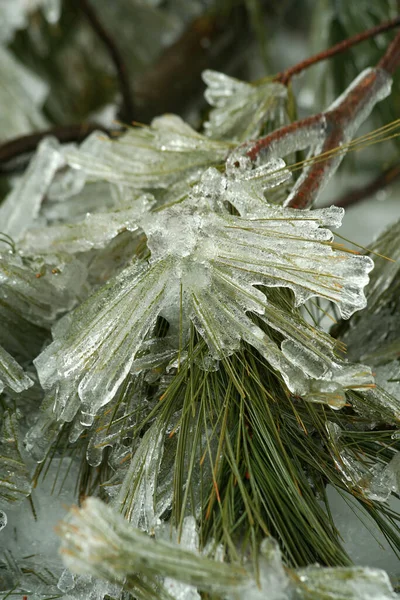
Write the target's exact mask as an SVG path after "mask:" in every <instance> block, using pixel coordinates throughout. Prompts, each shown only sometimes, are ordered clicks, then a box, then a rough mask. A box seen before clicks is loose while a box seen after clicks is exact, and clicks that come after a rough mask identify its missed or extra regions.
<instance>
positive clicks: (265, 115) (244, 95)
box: [203, 70, 287, 141]
mask: <svg viewBox="0 0 400 600" xmlns="http://www.w3.org/2000/svg"><path fill="white" fill-rule="evenodd" d="M203 80H204V82H205V83H206V84H207V89H206V91H205V98H206V100H207V102H208V103H209V104H210V105H211V106H213V107H214V108H213V109H212V110H211V111H210V114H209V120H208V121H206V123H205V124H204V129H205V132H206V134H207V135H209V136H210V137H212V138H215V139H230V140H238V141H242V140H246V139H254V138H256V137H257V136H258V135H259V134H260V132H261V129H262V127H263V126H264V125H265V122H266V121H268V120H272V121H276V125H277V126H279V125H282V124H283V121H284V102H285V100H286V98H287V88H286V87H285V86H284V85H282V84H280V83H273V82H271V81H265V82H261V83H254V84H250V83H246V82H244V81H239V80H238V79H235V78H233V77H229V76H228V75H225V74H224V73H218V72H217V71H210V70H207V71H204V72H203Z"/></svg>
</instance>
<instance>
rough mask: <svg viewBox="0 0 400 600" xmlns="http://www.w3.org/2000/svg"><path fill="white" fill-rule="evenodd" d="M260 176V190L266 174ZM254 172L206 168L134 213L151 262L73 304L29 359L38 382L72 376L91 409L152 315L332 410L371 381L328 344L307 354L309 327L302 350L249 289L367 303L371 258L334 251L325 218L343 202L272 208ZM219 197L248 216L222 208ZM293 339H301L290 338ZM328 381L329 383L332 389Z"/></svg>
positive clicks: (347, 311)
mask: <svg viewBox="0 0 400 600" xmlns="http://www.w3.org/2000/svg"><path fill="white" fill-rule="evenodd" d="M262 175H263V176H264V177H265V180H266V183H265V187H266V188H267V189H268V185H269V184H268V182H269V180H270V176H269V171H268V170H267V172H266V173H265V171H264V170H263V171H262ZM254 179H255V180H254ZM259 179H261V180H262V176H259V173H258V172H257V171H256V173H255V174H253V176H247V178H243V179H237V178H235V179H234V178H229V173H228V176H227V177H225V176H223V175H221V174H219V173H218V172H217V171H216V170H214V169H208V170H207V171H206V172H205V173H204V175H203V177H202V179H201V182H200V183H199V184H198V185H197V186H196V187H195V189H194V190H193V192H192V194H191V195H190V197H189V198H187V199H185V200H183V201H182V202H179V203H178V204H176V205H173V206H171V207H169V208H165V209H164V210H160V211H158V212H155V213H144V216H140V214H138V224H139V225H140V227H141V229H143V231H144V232H145V234H146V238H147V245H148V248H149V250H150V252H151V258H150V261H149V264H147V263H143V262H137V263H135V264H134V265H133V266H131V267H128V268H127V269H125V270H124V271H123V272H122V273H121V274H120V275H119V276H117V277H116V278H114V279H112V280H110V281H109V282H108V283H107V284H106V285H105V286H104V287H103V288H102V289H100V290H99V291H98V292H96V294H94V295H93V296H92V297H90V298H89V299H88V300H87V301H85V302H84V303H83V304H82V305H81V306H80V307H79V308H78V309H77V310H76V311H75V313H74V314H73V315H72V320H71V321H70V322H69V323H70V326H69V329H68V330H66V331H62V332H61V333H58V331H57V330H55V331H54V342H53V344H52V345H51V346H49V347H48V348H47V349H46V350H45V351H44V353H43V354H42V355H41V356H39V357H38V359H37V360H36V361H35V363H36V367H37V369H38V372H39V377H40V380H41V383H42V385H43V386H44V387H45V388H46V389H50V388H51V387H52V386H53V385H55V383H56V382H57V380H58V379H59V377H61V378H62V379H63V380H65V381H70V384H71V385H72V386H73V387H74V386H75V388H77V389H78V393H79V396H80V399H81V401H82V403H83V411H84V412H86V413H88V414H92V415H95V414H96V412H97V411H98V409H99V408H100V407H101V406H102V405H104V404H107V403H108V402H110V401H111V399H112V397H113V395H114V394H115V392H116V390H117V388H118V386H119V385H120V384H121V383H122V382H123V381H124V379H125V378H126V376H127V374H128V372H129V370H130V369H131V368H132V365H133V361H134V356H135V353H136V352H137V351H138V350H139V348H140V347H141V344H142V343H143V340H144V336H145V335H146V334H147V332H148V330H149V328H150V327H151V326H152V324H154V323H155V321H156V319H157V317H158V315H162V316H163V317H164V318H165V319H167V321H168V322H169V324H170V331H171V335H173V336H174V335H175V336H176V347H177V348H178V347H179V343H183V344H185V343H186V340H187V338H188V332H189V324H190V322H193V323H194V325H195V327H196V328H197V330H198V331H199V333H200V334H201V335H202V336H203V338H204V339H205V340H206V342H207V344H208V347H209V349H210V353H211V355H212V357H213V358H215V359H220V358H222V357H224V356H229V355H230V354H232V353H233V352H235V351H236V350H237V349H238V348H239V345H240V341H241V340H245V341H247V342H248V343H249V344H251V345H252V346H254V347H255V348H257V350H258V351H259V352H260V353H261V354H262V355H263V356H265V358H266V359H267V360H268V361H269V362H270V364H271V365H272V366H273V367H274V368H275V369H277V370H278V371H280V372H281V374H282V376H283V378H284V380H285V381H286V383H287V385H288V387H289V389H290V390H291V391H292V392H293V393H295V394H298V395H303V396H304V395H307V394H308V393H310V394H311V396H310V399H311V397H312V399H313V401H323V398H324V397H326V398H330V402H331V403H332V405H335V406H336V407H340V406H341V405H342V403H343V397H344V396H343V391H342V388H343V387H346V386H354V387H355V388H357V387H359V386H361V387H362V386H364V385H365V384H370V383H371V382H372V378H371V373H370V371H369V369H367V368H362V369H360V368H356V369H355V370H354V369H353V368H352V367H351V366H350V365H347V364H346V363H343V362H340V361H333V355H332V351H331V357H330V359H329V358H328V359H327V357H326V355H324V356H323V358H321V353H320V354H319V355H318V354H316V352H315V349H313V347H312V346H313V341H312V339H311V337H315V335H313V336H312V335H311V332H310V331H309V332H308V334H307V335H308V337H309V338H310V343H309V345H308V346H307V349H306V348H305V347H304V339H305V337H304V331H303V333H302V334H300V333H299V329H298V328H296V325H295V324H294V323H290V316H289V315H287V316H286V315H283V314H280V313H279V310H278V309H277V308H276V307H272V306H270V305H269V303H268V293H267V294H264V293H263V292H261V291H260V290H259V289H258V288H256V287H255V286H256V285H258V286H260V285H262V286H265V287H266V288H268V287H272V288H275V287H288V288H290V289H291V290H292V291H293V292H294V295H295V298H296V305H301V304H303V303H304V302H305V301H306V300H308V299H309V298H311V297H313V296H320V297H323V298H328V299H330V300H331V301H333V302H335V303H336V304H337V305H338V306H339V308H340V310H341V313H342V315H343V317H345V318H348V317H349V316H350V315H351V314H353V312H354V311H356V310H359V309H360V308H362V307H363V306H365V297H364V295H363V291H362V290H363V287H364V286H365V285H366V283H367V282H368V272H369V271H370V270H371V268H372V261H371V259H370V258H369V257H366V256H354V255H352V254H349V253H345V252H341V251H338V250H334V249H333V248H332V245H331V242H332V233H331V232H330V231H329V230H328V229H325V228H324V225H329V226H338V225H339V224H340V222H341V218H342V215H343V211H342V210H341V209H337V208H335V207H332V208H329V209H324V210H315V211H307V212H303V211H297V210H294V209H283V208H281V207H275V206H271V205H269V204H268V203H267V202H266V201H265V202H262V201H261V188H260V183H259ZM238 184H240V187H239V189H238V187H237V186H238ZM274 184H275V179H274V178H272V185H274ZM243 189H244V190H246V194H243V193H242V190H243ZM252 198H254V199H255V207H253V208H252V206H251V200H252ZM226 201H228V202H229V203H230V204H232V205H233V206H235V208H237V210H241V211H242V212H243V213H245V214H246V215H250V216H246V217H241V216H235V215H230V214H229V213H228V211H227V210H226V209H225V208H224V207H225V204H224V203H225V202H226ZM260 204H261V206H260ZM253 213H255V215H256V216H254V217H253V216H252V215H253ZM260 214H262V215H263V216H262V217H260V216H259V215H260ZM97 216H98V215H97ZM93 218H94V219H95V217H93ZM132 226H133V225H132ZM77 227H79V225H77ZM71 230H72V231H73V228H71ZM248 312H254V313H257V314H259V315H265V318H266V319H267V321H268V324H269V325H270V326H272V327H273V328H275V329H277V330H279V331H280V332H282V333H283V334H284V336H285V337H286V338H287V339H291V340H292V344H291V346H290V350H289V346H288V345H287V344H286V346H282V350H283V352H282V351H281V349H280V348H279V347H278V346H277V345H276V344H275V343H274V342H273V341H272V340H270V339H269V338H268V337H267V336H266V334H265V333H264V332H263V331H262V330H261V329H260V328H259V327H257V326H256V325H255V324H254V323H253V321H252V320H251V319H250V317H249V316H248V315H247V314H246V313H248ZM88 328H89V329H90V333H88ZM179 332H180V333H179ZM178 334H179V335H178ZM299 335H301V342H300V338H299V339H298V341H296V337H297V338H298V336H299ZM328 356H329V354H328ZM310 357H314V359H313V360H315V361H316V362H317V363H318V364H319V366H317V370H316V371H315V370H311V371H310V370H308V371H307V369H306V370H304V365H305V364H306V361H309V359H310ZM315 377H316V378H317V379H321V380H325V381H328V382H329V384H330V385H329V386H328V387H326V386H325V384H324V385H322V387H321V386H319V387H318V386H317V388H316V386H315V384H311V381H312V378H315ZM335 381H336V384H337V387H336V388H335V387H334V385H333V387H332V385H331V384H332V383H333V384H334V382H335ZM338 394H339V396H338V398H340V399H339V400H338V399H337V398H336V399H335V396H337V395H338ZM325 395H326V396H325Z"/></svg>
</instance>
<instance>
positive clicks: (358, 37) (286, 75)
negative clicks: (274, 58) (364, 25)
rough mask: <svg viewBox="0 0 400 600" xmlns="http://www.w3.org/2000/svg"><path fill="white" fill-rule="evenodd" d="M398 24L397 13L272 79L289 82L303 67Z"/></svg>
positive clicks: (285, 83)
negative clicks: (395, 15) (392, 17)
mask: <svg viewBox="0 0 400 600" xmlns="http://www.w3.org/2000/svg"><path fill="white" fill-rule="evenodd" d="M399 25H400V15H398V16H397V17H394V19H390V20H389V21H384V22H383V23H380V24H379V25H376V26H375V27H372V28H371V29H367V30H366V31H363V32H362V33H358V34H357V35H354V36H352V37H350V38H347V39H346V40H343V41H341V42H339V43H338V44H335V45H334V46H332V47H331V48H328V49H327V50H323V51H322V52H318V54H314V55H313V56H310V57H309V58H306V59H305V60H303V61H301V62H299V63H297V64H296V65H293V67H290V68H289V69H286V70H285V71H282V73H278V75H276V76H275V77H274V81H279V82H280V83H283V84H284V85H288V83H289V82H290V80H291V79H292V77H293V76H294V75H298V74H299V73H301V72H302V71H304V70H305V69H308V68H309V67H311V66H312V65H315V64H317V63H319V62H322V61H324V60H327V59H328V58H331V57H332V56H336V54H340V53H341V52H346V50H348V49H349V48H352V47H353V46H356V45H357V44H359V43H361V42H364V41H365V40H368V39H370V38H373V37H376V36H377V35H379V34H381V33H384V32H386V31H389V30H390V29H393V28H395V27H399ZM383 68H384V67H383ZM386 71H388V69H386ZM388 72H390V71H388Z"/></svg>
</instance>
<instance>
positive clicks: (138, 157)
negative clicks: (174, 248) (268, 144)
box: [67, 115, 231, 189]
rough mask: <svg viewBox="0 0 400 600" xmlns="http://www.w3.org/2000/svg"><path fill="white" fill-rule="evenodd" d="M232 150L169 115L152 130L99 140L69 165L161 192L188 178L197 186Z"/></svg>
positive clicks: (74, 153) (70, 159)
mask: <svg viewBox="0 0 400 600" xmlns="http://www.w3.org/2000/svg"><path fill="white" fill-rule="evenodd" d="M230 148H231V144H229V143H228V142H226V143H225V142H220V141H213V140H210V139H209V138H207V137H205V136H203V135H201V134H200V133H197V132H196V131H195V130H194V129H192V128H191V127H190V126H189V125H187V124H186V123H185V122H184V121H182V119H180V118H179V117H178V116H176V115H164V116H163V117H158V118H156V119H154V120H153V122H152V124H151V126H150V127H136V128H133V129H130V130H129V131H128V132H127V133H126V134H125V135H124V136H123V137H122V138H121V139H120V140H116V141H111V140H109V139H106V138H104V137H103V138H99V139H98V140H97V146H95V144H93V145H92V147H91V149H90V152H88V151H87V150H85V149H81V150H76V151H72V150H71V152H69V154H68V156H67V160H68V162H69V164H70V165H71V166H73V167H75V168H79V169H83V170H84V172H85V173H86V174H87V175H90V176H91V178H94V179H101V180H105V181H110V182H113V183H118V184H123V185H127V186H133V187H137V188H143V189H146V188H151V189H156V188H167V187H168V186H170V185H171V184H173V183H176V182H178V181H180V180H182V178H184V179H187V181H188V182H191V181H196V180H197V179H198V178H199V176H200V174H201V172H202V171H203V170H204V169H205V168H207V167H208V166H210V165H212V164H220V163H222V162H223V161H224V160H225V158H226V156H227V154H228V152H229V150H230ZM93 152H94V153H95V156H96V159H95V160H93Z"/></svg>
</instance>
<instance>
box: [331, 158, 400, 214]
mask: <svg viewBox="0 0 400 600" xmlns="http://www.w3.org/2000/svg"><path fill="white" fill-rule="evenodd" d="M398 179H400V164H398V165H395V166H394V167H390V168H389V169H386V171H384V172H383V173H381V174H380V175H379V176H378V177H377V178H376V179H374V180H373V181H371V182H370V183H368V184H367V185H365V186H363V187H361V188H358V189H356V190H350V191H349V192H346V193H345V194H344V195H343V196H341V197H340V198H338V199H337V200H334V201H333V202H330V203H329V204H327V205H325V206H331V205H332V204H333V205H334V206H341V207H343V208H347V207H348V206H353V205H354V204H358V203H359V202H363V201H364V200H367V199H368V198H370V197H371V196H374V195H375V194H377V193H378V192H380V191H382V190H384V189H385V188H386V187H389V186H390V185H391V184H392V183H393V182H395V181H397V180H398Z"/></svg>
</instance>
